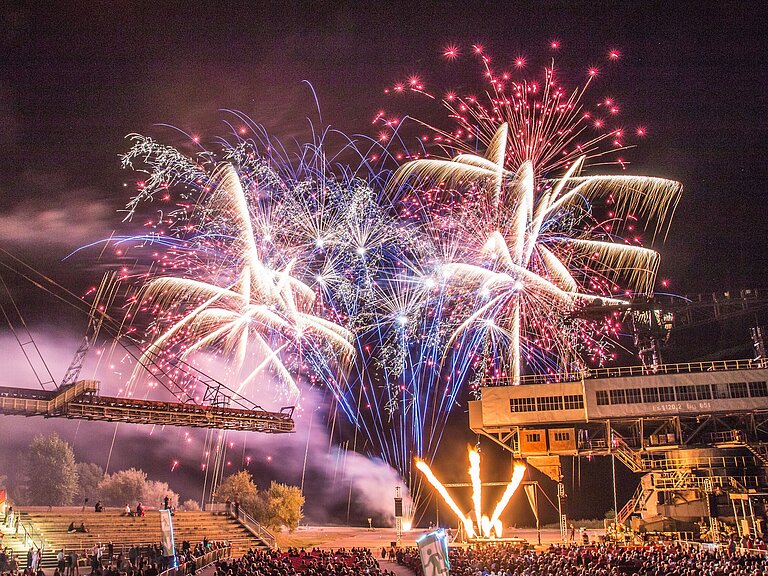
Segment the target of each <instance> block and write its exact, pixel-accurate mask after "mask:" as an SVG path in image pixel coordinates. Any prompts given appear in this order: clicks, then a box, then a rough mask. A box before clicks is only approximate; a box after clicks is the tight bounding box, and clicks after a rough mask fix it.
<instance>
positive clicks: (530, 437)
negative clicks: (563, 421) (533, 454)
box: [523, 432, 571, 443]
mask: <svg viewBox="0 0 768 576" xmlns="http://www.w3.org/2000/svg"><path fill="white" fill-rule="evenodd" d="M523 438H525V441H526V442H528V443H534V442H541V432H526V433H525V434H524V435H523ZM554 439H555V442H569V441H570V440H571V433H570V432H555V434H554Z"/></svg>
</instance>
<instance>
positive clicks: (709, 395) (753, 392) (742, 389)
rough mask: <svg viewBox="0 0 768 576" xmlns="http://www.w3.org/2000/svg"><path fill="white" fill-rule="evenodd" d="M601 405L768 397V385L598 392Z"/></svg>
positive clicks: (679, 387)
mask: <svg viewBox="0 0 768 576" xmlns="http://www.w3.org/2000/svg"><path fill="white" fill-rule="evenodd" d="M595 396H596V400H597V405H598V406H608V405H609V404H610V405H614V404H640V403H648V402H674V401H676V400H679V401H685V400H729V399H732V398H765V397H768V383H766V382H729V383H727V384H688V385H681V386H659V387H651V388H625V389H622V390H597V391H596V392H595Z"/></svg>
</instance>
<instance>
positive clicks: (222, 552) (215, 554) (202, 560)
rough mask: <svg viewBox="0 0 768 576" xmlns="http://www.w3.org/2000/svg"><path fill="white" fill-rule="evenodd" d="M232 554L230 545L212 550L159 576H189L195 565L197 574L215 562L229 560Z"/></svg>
mask: <svg viewBox="0 0 768 576" xmlns="http://www.w3.org/2000/svg"><path fill="white" fill-rule="evenodd" d="M231 553H232V548H231V546H230V545H229V544H228V545H226V546H225V547H223V548H217V549H216V550H211V551H210V552H206V553H205V554H203V555H202V556H199V557H198V558H195V559H194V560H191V561H189V562H184V563H183V564H179V565H178V566H175V567H174V568H169V569H168V570H164V571H163V572H160V575H159V576H185V575H186V574H189V573H191V572H192V566H193V565H194V568H195V572H197V571H198V570H202V569H203V568H205V567H206V566H210V565H211V564H213V563H214V562H216V561H218V560H221V559H222V558H229V556H230V554H231Z"/></svg>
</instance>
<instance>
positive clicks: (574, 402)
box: [563, 394, 584, 410]
mask: <svg viewBox="0 0 768 576" xmlns="http://www.w3.org/2000/svg"><path fill="white" fill-rule="evenodd" d="M563 401H564V403H565V409H566V410H582V409H583V408H584V398H583V397H582V396H581V394H566V395H565V396H563Z"/></svg>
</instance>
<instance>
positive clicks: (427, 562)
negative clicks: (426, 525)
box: [416, 530, 451, 576]
mask: <svg viewBox="0 0 768 576" xmlns="http://www.w3.org/2000/svg"><path fill="white" fill-rule="evenodd" d="M416 545H417V546H418V547H419V556H420V557H421V567H422V569H423V570H424V576H448V571H449V570H450V569H451V563H450V562H449V561H448V542H447V540H446V537H445V532H444V531H443V530H435V531H434V532H430V533H429V534H425V535H424V536H422V537H421V538H419V539H418V540H416Z"/></svg>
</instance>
